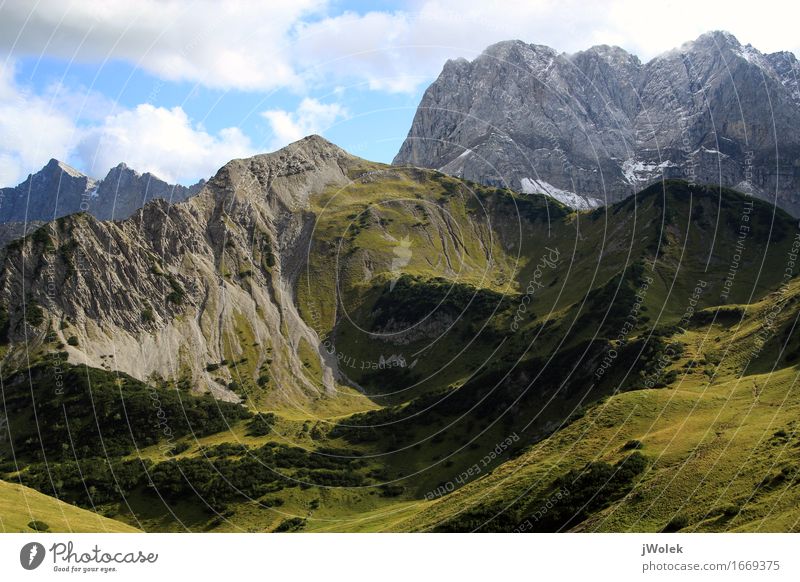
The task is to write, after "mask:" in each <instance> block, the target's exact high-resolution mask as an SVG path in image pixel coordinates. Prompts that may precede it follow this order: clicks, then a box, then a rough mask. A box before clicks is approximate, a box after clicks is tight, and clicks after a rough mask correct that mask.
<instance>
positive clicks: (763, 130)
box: [394, 32, 800, 215]
mask: <svg viewBox="0 0 800 582" xmlns="http://www.w3.org/2000/svg"><path fill="white" fill-rule="evenodd" d="M799 78H800V65H799V64H798V61H797V59H796V58H795V56H794V55H793V54H792V53H789V52H778V53H771V54H764V53H761V52H760V51H758V50H757V49H756V48H754V47H752V46H750V45H742V44H741V43H739V41H738V40H737V39H736V38H735V37H734V36H732V35H731V34H729V33H726V32H711V33H707V34H704V35H702V36H700V37H699V38H698V39H697V40H695V41H692V42H688V43H686V44H684V45H683V46H681V47H680V48H677V49H674V50H672V51H669V52H667V53H664V54H662V55H660V56H658V57H656V58H654V59H652V60H650V61H648V62H646V63H642V62H641V61H640V60H639V59H638V58H637V57H636V56H635V55H632V54H630V53H628V52H626V51H625V50H623V49H621V48H619V47H611V46H605V45H603V46H596V47H592V48H589V49H587V50H585V51H582V52H578V53H575V54H564V53H558V52H557V51H555V50H553V49H551V48H549V47H546V46H541V45H534V44H526V43H524V42H522V41H506V42H501V43H498V44H495V45H492V46H490V47H489V48H487V49H486V50H485V51H484V52H483V53H482V54H481V55H480V56H479V57H477V58H476V59H474V60H473V61H467V60H466V59H463V58H462V59H456V60H451V61H448V62H447V63H446V64H445V66H444V69H443V70H442V73H441V74H440V75H439V78H438V79H436V81H435V82H434V83H433V84H432V85H431V86H430V87H429V88H428V89H427V91H426V92H425V94H424V96H423V98H422V102H421V103H420V106H419V108H418V110H417V113H416V115H415V117H414V121H413V124H412V126H411V129H410V131H409V134H408V137H407V139H406V140H405V142H404V143H403V145H402V147H401V149H400V151H399V153H398V154H397V156H396V157H395V159H394V163H395V164H398V165H406V164H408V165H412V166H422V167H428V168H437V169H439V170H441V171H442V172H445V173H448V174H451V175H454V176H459V177H464V178H467V179H470V180H474V181H477V182H480V183H483V184H491V185H502V186H506V187H509V188H511V189H513V190H516V191H518V192H529V193H544V194H548V195H550V196H553V197H555V198H557V199H558V200H560V201H562V202H564V203H565V204H569V205H570V206H572V207H575V208H593V207H596V206H598V205H601V204H607V203H611V202H616V201H618V200H621V199H622V198H625V197H627V196H630V195H631V194H633V193H635V192H636V191H638V190H639V189H641V188H644V187H646V186H648V185H649V184H652V183H654V182H656V181H658V180H661V179H663V178H666V179H670V178H680V179H685V180H688V181H690V182H693V183H698V184H717V185H720V186H725V187H731V188H736V189H739V190H743V191H744V190H747V191H748V192H750V193H752V194H755V195H756V196H758V197H760V198H762V199H764V200H768V201H771V202H773V203H776V204H777V205H778V206H780V207H781V208H784V209H785V210H787V211H789V212H791V213H793V214H795V215H798V214H800V195H799V194H798V192H800V137H799V136H798V133H797V131H796V128H797V127H798V124H799V123H800V85H799V84H798V82H799V81H798V79H799Z"/></svg>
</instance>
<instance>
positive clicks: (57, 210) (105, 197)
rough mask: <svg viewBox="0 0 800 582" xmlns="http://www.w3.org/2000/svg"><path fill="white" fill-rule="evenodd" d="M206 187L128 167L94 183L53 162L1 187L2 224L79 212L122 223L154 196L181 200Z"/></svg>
mask: <svg viewBox="0 0 800 582" xmlns="http://www.w3.org/2000/svg"><path fill="white" fill-rule="evenodd" d="M202 185H203V181H202V180H201V181H200V182H198V183H197V184H195V185H193V186H190V187H186V186H181V185H176V184H168V183H166V182H164V181H163V180H161V179H160V178H158V177H157V176H154V175H153V174H151V173H149V172H147V173H145V174H140V173H139V172H137V171H136V170H133V169H132V168H129V167H128V166H127V165H126V164H124V163H121V164H119V165H117V166H115V167H114V168H112V169H111V170H110V171H109V172H108V174H107V175H106V177H105V178H103V179H102V180H95V179H94V178H90V177H89V176H86V175H84V174H82V173H81V172H79V171H78V170H76V169H75V168H73V167H71V166H68V165H67V164H65V163H64V162H60V161H58V160H55V159H51V160H50V161H49V162H48V163H47V164H46V165H45V166H44V167H43V168H42V169H41V170H39V171H38V172H36V173H35V174H30V175H29V176H28V177H27V178H26V179H25V180H24V181H23V182H22V183H21V184H19V185H17V186H14V187H9V188H2V189H0V223H9V222H22V223H25V222H31V221H48V220H55V219H56V218H60V217H62V216H66V215H68V214H74V213H76V212H88V213H89V214H91V215H92V216H94V217H96V218H99V219H100V220H122V219H124V218H128V217H129V216H130V215H131V214H133V213H134V212H135V211H136V210H138V209H139V208H141V207H142V206H144V204H145V203H147V202H148V201H150V200H153V199H154V198H162V199H164V200H168V201H170V202H180V201H182V200H185V199H186V198H188V197H189V196H191V195H192V194H194V193H196V192H198V191H199V190H200V188H201V187H202Z"/></svg>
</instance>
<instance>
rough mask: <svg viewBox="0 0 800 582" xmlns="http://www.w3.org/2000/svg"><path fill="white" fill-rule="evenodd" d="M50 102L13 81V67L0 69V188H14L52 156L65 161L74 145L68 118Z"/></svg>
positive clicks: (5, 64)
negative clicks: (6, 186)
mask: <svg viewBox="0 0 800 582" xmlns="http://www.w3.org/2000/svg"><path fill="white" fill-rule="evenodd" d="M57 105H58V102H57V101H54V100H53V99H47V98H45V97H41V96H37V95H34V94H32V93H31V92H30V91H28V90H25V89H23V88H21V87H18V86H17V85H16V83H15V82H14V67H13V64H12V63H11V62H9V61H6V62H5V63H4V64H3V65H1V68H0V136H2V139H0V185H3V186H5V185H15V184H17V183H19V182H21V181H22V180H23V179H24V178H25V177H26V176H27V174H28V173H29V172H31V171H35V170H38V169H39V168H41V167H42V166H43V165H44V164H46V163H47V161H48V160H49V159H50V158H52V157H59V158H61V159H66V157H67V156H68V155H69V152H70V150H71V148H72V146H73V145H74V143H75V126H74V124H73V122H72V117H71V116H69V115H67V114H65V113H63V112H62V111H61V110H60V109H59V108H58V106H57Z"/></svg>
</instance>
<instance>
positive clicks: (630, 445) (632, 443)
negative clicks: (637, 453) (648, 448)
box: [622, 439, 644, 451]
mask: <svg viewBox="0 0 800 582" xmlns="http://www.w3.org/2000/svg"><path fill="white" fill-rule="evenodd" d="M622 448H623V449H624V450H626V451H632V450H638V449H642V448H644V444H643V443H642V441H638V440H636V439H631V440H629V441H628V442H627V443H625V444H624V445H623V446H622Z"/></svg>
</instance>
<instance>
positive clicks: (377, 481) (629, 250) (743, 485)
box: [0, 166, 800, 531]
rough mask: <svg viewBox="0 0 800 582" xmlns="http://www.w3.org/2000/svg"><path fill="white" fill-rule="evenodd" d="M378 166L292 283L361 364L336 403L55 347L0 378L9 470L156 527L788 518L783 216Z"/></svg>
mask: <svg viewBox="0 0 800 582" xmlns="http://www.w3.org/2000/svg"><path fill="white" fill-rule="evenodd" d="M367 170H369V171H366V170H365V171H364V172H363V173H358V172H356V173H355V174H354V175H353V178H354V181H353V183H352V185H350V186H348V187H346V188H343V189H337V190H326V191H323V192H320V193H319V194H317V195H316V196H315V197H314V198H313V199H312V210H313V213H314V216H315V224H314V229H313V233H312V235H311V242H310V249H309V253H308V262H307V265H306V268H305V272H304V273H303V274H302V275H301V276H300V279H299V281H298V283H297V287H296V289H295V293H296V299H297V303H298V309H299V311H300V313H301V315H302V317H303V318H304V319H305V320H306V322H307V323H309V325H310V326H311V327H313V328H314V329H315V330H316V331H317V333H318V334H319V335H320V337H321V338H322V340H323V347H324V349H326V350H328V351H329V353H330V354H332V355H335V356H336V357H337V358H338V360H339V367H340V371H341V372H342V373H343V374H345V376H346V383H349V384H350V386H349V387H348V388H345V387H344V386H342V390H347V391H349V392H348V394H341V395H337V396H333V397H330V398H329V399H328V400H325V401H321V402H320V403H318V404H317V405H316V406H315V410H316V411H328V413H326V414H311V413H310V412H308V411H307V409H302V408H299V407H298V408H291V407H289V406H286V405H284V406H283V407H279V408H275V409H271V410H270V409H266V408H265V407H264V406H263V403H262V402H261V401H260V400H259V399H258V398H252V399H250V398H248V399H247V400H246V403H247V407H245V408H242V407H237V406H234V405H226V404H224V403H216V402H214V401H211V400H208V399H202V398H197V397H195V396H192V395H191V394H189V393H188V392H186V391H185V390H184V389H183V388H182V387H180V386H176V385H174V384H169V383H163V384H161V385H155V386H149V385H147V384H145V383H141V382H137V381H135V380H133V379H132V378H129V377H127V376H125V375H119V374H115V373H113V372H108V371H101V370H89V371H87V370H86V369H85V368H74V369H73V368H69V369H68V370H67V372H66V376H67V377H68V379H69V381H68V382H67V385H68V386H69V389H68V390H67V391H66V394H64V395H63V396H61V397H59V398H57V399H52V398H50V397H49V395H51V394H52V393H53V392H54V390H55V387H54V386H52V385H51V384H52V382H53V378H54V375H53V366H54V363H53V362H48V361H46V360H44V361H42V362H39V363H38V364H37V366H35V367H34V368H33V372H32V376H31V377H32V378H33V382H32V383H31V382H29V381H28V378H27V376H25V375H24V374H22V375H18V376H16V377H12V378H6V379H5V381H4V384H3V386H4V388H3V390H4V394H3V396H4V409H5V414H6V416H7V417H8V418H9V428H10V431H9V434H10V436H11V439H10V441H9V443H8V444H7V445H6V446H5V449H9V447H10V445H13V447H14V452H15V454H16V457H17V460H18V466H17V465H12V464H10V463H8V462H5V463H3V464H2V465H1V466H0V471H2V472H3V474H4V475H5V478H6V479H9V480H10V479H20V480H22V482H23V483H25V484H27V485H29V486H32V487H34V488H36V489H38V490H40V491H42V492H44V493H46V494H49V495H55V496H57V497H58V498H60V499H63V500H66V501H68V502H70V503H73V504H77V505H80V506H82V507H85V508H96V509H97V510H99V511H101V512H102V513H103V514H104V515H109V516H113V517H114V518H116V519H120V520H122V521H124V522H126V523H130V524H134V525H137V527H139V526H140V527H142V528H144V529H147V530H153V531H186V530H193V531H407V530H414V531H431V530H439V531H453V530H455V531H467V530H473V529H481V530H485V531H511V530H514V529H525V530H540V531H557V530H558V531H562V530H580V531H640V530H644V531H661V530H665V529H666V530H682V531H683V530H686V531H692V530H700V531H706V530H713V531H717V530H731V529H732V530H776V531H787V530H794V529H796V527H797V525H796V520H797V519H798V518H800V512H798V511H797V510H796V509H794V508H795V507H796V506H797V503H796V502H797V499H796V491H797V490H798V489H797V487H795V482H796V481H795V479H796V476H797V474H796V471H797V469H798V467H800V464H798V459H797V445H798V440H797V438H796V437H795V434H794V429H795V424H794V422H795V421H794V418H795V417H796V409H795V407H796V406H797V405H798V404H800V401H798V399H797V397H796V394H797V390H796V386H795V376H796V374H797V372H796V370H795V366H796V364H797V362H798V360H800V355H798V354H800V334H798V333H797V332H796V330H795V328H794V321H795V318H796V317H797V316H798V313H800V312H799V311H798V309H797V304H798V301H800V284H798V283H797V282H796V281H795V280H794V275H795V273H796V271H797V268H796V266H795V265H791V267H790V268H789V269H788V271H787V264H788V263H787V261H790V260H791V258H790V257H791V254H792V252H793V248H794V250H795V251H796V250H797V248H796V246H797V242H796V239H795V235H796V234H797V226H796V224H795V222H794V221H793V220H792V219H791V218H790V217H789V216H788V215H786V214H785V213H783V212H781V211H774V210H773V208H772V207H770V206H769V205H767V204H765V203H761V202H758V201H751V200H750V199H749V198H747V197H745V196H743V195H741V194H738V193H735V192H732V191H729V190H719V189H709V188H704V187H694V186H689V185H687V184H685V183H683V182H667V183H665V184H663V185H656V186H653V187H651V188H648V189H647V190H645V191H643V192H641V193H639V194H637V195H636V196H635V197H631V198H629V199H627V200H625V201H623V202H620V203H618V204H615V205H613V206H610V207H607V208H603V209H599V210H596V211H593V212H585V213H575V212H568V211H567V210H566V209H565V208H564V207H562V206H560V205H558V204H557V203H555V202H553V201H552V200H549V199H547V198H546V197H538V196H520V195H517V194H514V193H512V192H509V191H505V190H499V189H493V188H486V187H483V186H479V185H476V184H472V183H465V182H461V181H459V180H456V179H454V178H450V177H446V176H443V175H441V174H439V173H437V172H430V171H422V170H416V169H401V168H383V167H380V166H374V167H373V166H370V167H369V168H367ZM743 233H744V234H743ZM793 245H795V246H794V247H793ZM734 265H735V268H734ZM240 327H241V328H242V329H241V330H240V332H241V334H243V336H246V335H247V329H246V328H247V325H246V322H242V324H241V326H240ZM244 343H252V342H249V340H248V338H247V337H245V342H244ZM253 349H256V350H257V349H259V348H255V347H254V348H253ZM264 349H268V348H264ZM314 349H315V348H314V347H313V346H309V345H304V344H303V343H302V342H301V344H300V346H299V348H298V350H299V355H300V357H301V359H302V360H304V361H305V362H306V370H305V372H306V373H307V374H308V375H309V377H310V378H314V377H315V376H316V375H318V374H319V370H318V369H317V368H316V367H315V366H314V362H315V360H314V358H313V357H311V354H312V353H313V350H314ZM304 354H306V355H304ZM259 359H260V358H258V357H253V358H250V360H252V361H259ZM87 378H88V380H87ZM343 384H344V383H343ZM353 394H356V395H357V396H358V397H357V398H351V395H353ZM153 395H155V396H156V400H157V401H158V402H159V403H160V404H159V406H158V407H156V408H157V409H160V410H161V411H162V413H163V414H161V416H159V415H158V414H157V413H158V410H156V409H154V408H153V401H154V398H153ZM365 403H368V404H365ZM165 418H166V419H167V420H166V421H165V422H161V421H163V419H165ZM165 423H166V426H167V427H168V428H169V434H168V435H167V434H165V433H164V428H165V426H164V425H165ZM37 424H38V426H44V427H47V429H48V430H47V431H46V432H45V433H42V434H44V435H46V436H45V437H42V436H40V434H39V433H38V432H37V431H35V427H36V426H37ZM128 427H131V428H128ZM68 443H71V444H68ZM4 452H6V453H9V452H10V450H5V451H4ZM4 457H5V458H6V459H8V458H10V455H8V454H6V455H4ZM106 458H108V460H109V461H110V462H106V460H105V459H106ZM45 461H47V464H45ZM87 475H88V478H87ZM85 483H88V485H86V486H85V485H84V484H85ZM120 492H121V493H122V494H121V495H120Z"/></svg>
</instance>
